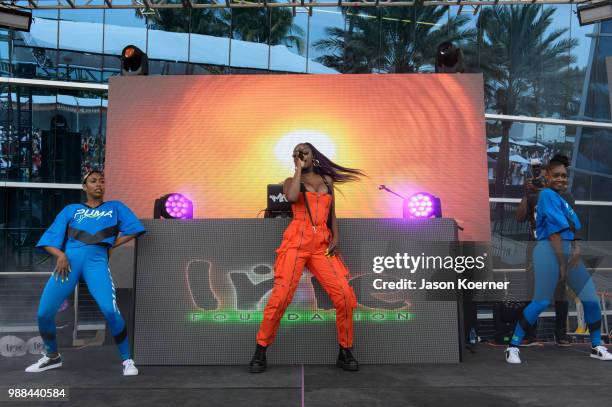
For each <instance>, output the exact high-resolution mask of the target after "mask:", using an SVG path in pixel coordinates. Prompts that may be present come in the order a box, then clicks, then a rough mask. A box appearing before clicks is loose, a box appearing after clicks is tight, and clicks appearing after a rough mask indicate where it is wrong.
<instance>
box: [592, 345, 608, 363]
mask: <svg viewBox="0 0 612 407" xmlns="http://www.w3.org/2000/svg"><path fill="white" fill-rule="evenodd" d="M591 357H592V358H593V359H599V360H612V353H610V352H608V349H606V347H605V346H602V345H599V346H595V347H594V348H591Z"/></svg>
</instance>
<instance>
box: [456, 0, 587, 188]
mask: <svg viewBox="0 0 612 407" xmlns="http://www.w3.org/2000/svg"><path fill="white" fill-rule="evenodd" d="M554 12H555V9H554V8H553V7H542V6H540V5H514V6H496V7H490V8H485V9H484V10H482V11H481V13H480V16H479V18H478V27H479V36H478V43H475V42H473V43H471V44H470V46H472V47H474V46H478V47H479V52H478V53H479V56H480V69H481V70H482V72H483V73H484V77H485V82H486V85H487V89H488V90H489V96H490V97H489V98H486V101H487V106H488V107H489V108H493V109H495V110H497V112H499V113H501V114H504V115H522V114H528V115H536V116H541V115H553V114H555V113H557V114H558V113H563V112H565V110H566V108H567V106H568V103H570V101H571V100H573V98H574V95H576V93H577V92H576V90H577V89H572V86H570V85H569V83H571V82H568V79H570V80H571V77H574V79H575V77H576V75H579V74H580V71H579V70H576V69H572V68H571V64H572V63H573V62H575V56H573V55H572V54H571V50H572V49H573V48H574V47H575V46H576V45H577V40H576V39H569V38H563V35H564V34H565V33H566V32H567V28H560V29H556V30H551V31H549V29H550V26H551V24H552V22H553V18H552V16H553V14H554ZM468 48H469V46H468ZM471 54H472V55H473V54H474V52H471ZM560 83H566V84H568V86H564V91H563V92H559V89H558V88H559V84H560ZM554 89H556V90H554ZM563 106H565V107H563ZM511 126H512V122H502V127H501V136H502V138H501V143H500V149H499V156H498V157H499V158H498V160H497V168H496V179H495V186H494V191H493V192H494V194H495V195H497V196H501V195H502V194H503V191H504V185H505V180H506V177H507V172H508V155H509V147H510V144H509V135H510V128H511Z"/></svg>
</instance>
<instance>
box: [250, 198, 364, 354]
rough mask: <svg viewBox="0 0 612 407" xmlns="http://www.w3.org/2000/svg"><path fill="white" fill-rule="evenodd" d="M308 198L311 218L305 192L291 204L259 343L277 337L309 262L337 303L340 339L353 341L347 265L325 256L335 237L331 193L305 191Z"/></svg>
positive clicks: (342, 342) (352, 298)
mask: <svg viewBox="0 0 612 407" xmlns="http://www.w3.org/2000/svg"><path fill="white" fill-rule="evenodd" d="M306 199H308V206H309V208H310V213H311V215H312V222H311V219H310V217H309V216H308V211H307V210H306V205H305V204H304V194H303V193H300V195H299V199H298V201H297V202H295V203H293V204H292V205H291V208H292V210H293V221H292V222H291V223H290V224H289V226H288V227H287V229H286V230H285V233H284V234H283V241H282V243H281V245H280V247H279V248H278V249H277V250H276V261H275V262H274V287H273V288H272V293H271V294H270V298H269V299H268V303H267V304H266V308H265V310H264V314H263V321H262V322H261V326H260V327H259V332H258V333H257V343H258V344H259V345H262V346H269V345H271V344H272V342H273V341H274V337H275V336H276V332H277V330H278V327H279V325H280V321H281V318H282V317H283V314H284V313H285V310H286V309H287V306H288V305H289V303H291V299H292V298H293V294H294V293H295V290H296V288H297V286H298V283H299V281H300V277H301V276H302V271H303V270H304V266H307V267H308V270H310V272H311V273H312V274H313V275H314V276H315V278H316V279H317V280H319V282H320V283H321V286H322V287H323V289H324V290H325V291H326V292H327V294H328V295H329V296H330V298H331V300H332V303H333V304H334V308H335V309H336V330H337V334H338V343H339V344H340V345H341V346H342V347H345V348H350V347H352V345H353V308H355V306H356V305H357V300H356V298H355V293H354V292H353V289H352V288H351V286H349V284H348V274H349V273H348V269H347V268H346V266H345V265H344V263H343V262H342V260H341V259H340V256H339V255H335V256H329V257H328V256H325V251H326V250H327V248H328V246H329V243H330V240H331V237H332V233H331V231H330V230H329V228H328V227H327V217H328V215H329V208H330V206H331V204H332V195H330V194H328V193H316V192H306ZM313 223H314V227H313Z"/></svg>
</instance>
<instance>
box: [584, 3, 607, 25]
mask: <svg viewBox="0 0 612 407" xmlns="http://www.w3.org/2000/svg"><path fill="white" fill-rule="evenodd" d="M610 19H612V1H610V0H607V1H597V2H591V3H587V4H585V5H581V6H578V22H579V23H580V25H587V24H593V23H598V22H600V21H605V20H610Z"/></svg>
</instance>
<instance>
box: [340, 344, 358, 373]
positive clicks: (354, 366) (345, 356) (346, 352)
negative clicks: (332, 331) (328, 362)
mask: <svg viewBox="0 0 612 407" xmlns="http://www.w3.org/2000/svg"><path fill="white" fill-rule="evenodd" d="M336 366H337V367H341V368H342V369H344V370H348V371H350V372H356V371H358V370H359V363H357V359H355V358H354V357H353V354H352V353H351V350H350V349H349V348H343V347H342V346H340V352H339V353H338V360H337V361H336Z"/></svg>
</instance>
